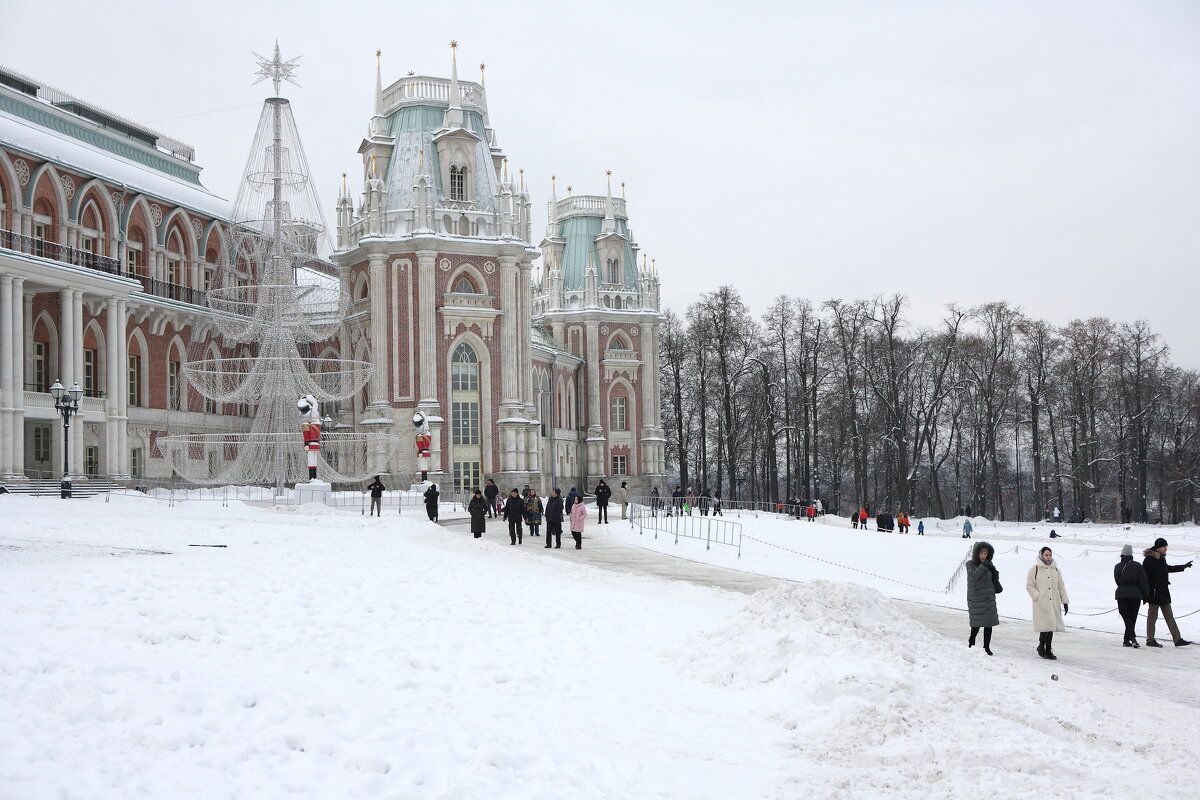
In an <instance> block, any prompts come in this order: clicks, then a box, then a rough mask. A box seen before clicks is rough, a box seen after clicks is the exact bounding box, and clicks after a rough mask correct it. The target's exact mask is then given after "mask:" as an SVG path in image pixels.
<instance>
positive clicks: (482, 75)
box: [479, 64, 487, 87]
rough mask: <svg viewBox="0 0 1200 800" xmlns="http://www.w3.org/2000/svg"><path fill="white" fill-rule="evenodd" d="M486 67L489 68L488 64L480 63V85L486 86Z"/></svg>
mask: <svg viewBox="0 0 1200 800" xmlns="http://www.w3.org/2000/svg"><path fill="white" fill-rule="evenodd" d="M486 68H487V65H486V64H480V65H479V85H480V86H484V87H486V86H487V81H486V80H485V79H484V70H485V69H486Z"/></svg>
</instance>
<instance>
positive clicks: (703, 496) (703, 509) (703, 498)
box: [700, 486, 712, 517]
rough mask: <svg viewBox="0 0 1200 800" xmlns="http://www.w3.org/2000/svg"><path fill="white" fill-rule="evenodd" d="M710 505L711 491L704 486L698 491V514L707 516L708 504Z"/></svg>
mask: <svg viewBox="0 0 1200 800" xmlns="http://www.w3.org/2000/svg"><path fill="white" fill-rule="evenodd" d="M711 505H712V492H710V491H709V490H708V487H707V486H706V487H704V489H703V490H701V492H700V516H702V517H707V516H708V509H709V506H711Z"/></svg>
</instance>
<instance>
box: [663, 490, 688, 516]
mask: <svg viewBox="0 0 1200 800" xmlns="http://www.w3.org/2000/svg"><path fill="white" fill-rule="evenodd" d="M684 499H685V497H684V494H683V487H682V486H680V485H678V484H676V485H675V491H673V492H671V505H670V507H668V508H667V516H668V517H669V516H671V514H672V512H674V513H676V514H679V515H682V514H683V501H684Z"/></svg>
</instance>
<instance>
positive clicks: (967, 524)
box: [962, 519, 973, 539]
mask: <svg viewBox="0 0 1200 800" xmlns="http://www.w3.org/2000/svg"><path fill="white" fill-rule="evenodd" d="M972 528H973V526H972V525H971V520H969V519H965V520H963V535H962V538H964V539H970V538H971V530H972Z"/></svg>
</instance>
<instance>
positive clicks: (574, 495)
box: [563, 486, 579, 516]
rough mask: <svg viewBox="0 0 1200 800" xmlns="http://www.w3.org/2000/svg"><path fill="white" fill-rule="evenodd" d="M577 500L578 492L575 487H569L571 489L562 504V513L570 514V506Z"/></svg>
mask: <svg viewBox="0 0 1200 800" xmlns="http://www.w3.org/2000/svg"><path fill="white" fill-rule="evenodd" d="M578 502H579V492H577V491H575V487H574V486H572V487H571V491H569V492H567V502H566V505H564V506H563V513H564V514H566V515H567V516H570V515H571V506H573V505H575V504H576V503H578Z"/></svg>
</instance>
